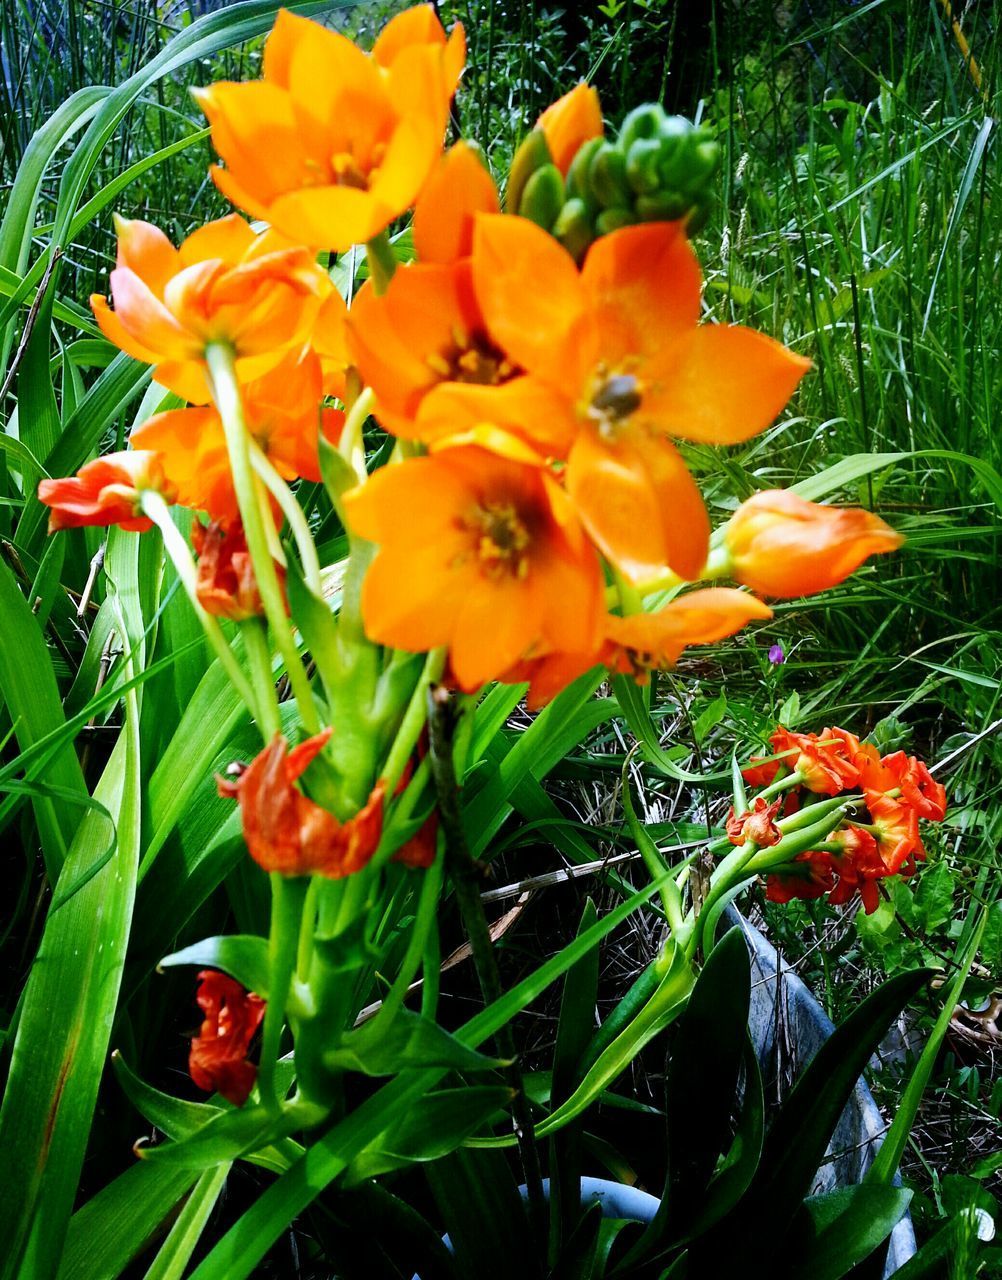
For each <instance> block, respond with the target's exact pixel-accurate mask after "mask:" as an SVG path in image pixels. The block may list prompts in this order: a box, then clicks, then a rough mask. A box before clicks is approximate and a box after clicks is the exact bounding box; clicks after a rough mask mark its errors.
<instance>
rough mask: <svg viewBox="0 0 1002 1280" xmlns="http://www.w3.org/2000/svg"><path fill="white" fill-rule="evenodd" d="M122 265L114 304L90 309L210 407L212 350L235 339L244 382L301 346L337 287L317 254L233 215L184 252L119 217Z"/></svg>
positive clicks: (129, 347) (154, 231)
mask: <svg viewBox="0 0 1002 1280" xmlns="http://www.w3.org/2000/svg"><path fill="white" fill-rule="evenodd" d="M115 226H116V229H117V231H118V265H117V266H116V268H115V270H114V271H112V273H111V296H112V299H113V301H114V303H115V309H114V311H112V310H111V309H110V308H109V306H108V300H107V299H106V298H103V297H102V296H101V295H100V294H97V293H95V294H93V295H92V297H91V300H90V302H91V306H92V307H93V309H94V315H95V317H96V319H97V322H98V324H99V325H100V326H101V330H102V332H103V333H104V335H105V337H106V338H108V339H110V341H112V342H113V343H114V344H115V346H117V347H120V348H121V349H122V350H123V351H124V352H126V353H127V354H128V355H130V356H135V358H136V359H137V360H145V361H146V362H147V363H149V364H152V365H153V366H154V369H153V376H154V378H156V380H157V381H158V382H159V383H161V384H162V385H163V386H165V387H167V388H168V390H170V391H173V392H174V393H175V394H176V395H179V396H181V397H182V398H183V399H185V400H190V401H192V402H193V403H195V404H205V403H206V402H207V401H208V400H209V398H210V396H209V383H208V377H207V374H206V370H205V348H206V346H207V345H208V344H209V343H210V342H227V343H229V344H230V345H231V346H232V347H233V350H234V352H235V355H236V362H237V374H238V376H239V377H240V379H241V380H242V381H248V380H250V379H252V378H254V377H257V376H260V375H261V374H262V373H264V372H265V371H266V370H267V369H269V368H271V367H272V366H273V365H275V364H276V363H277V362H278V361H279V360H280V359H281V358H282V355H283V354H284V353H285V352H286V351H288V350H289V348H290V347H300V346H302V345H303V343H304V342H305V341H306V339H307V337H308V336H309V332H310V327H311V325H312V324H313V321H314V319H315V317H316V314H317V311H318V310H319V308H320V304H321V301H322V300H323V299H324V298H326V297H327V295H328V294H329V293H330V291H331V289H332V288H333V286H332V285H331V282H330V280H329V279H328V277H327V275H326V274H325V273H324V272H323V271H322V270H321V269H320V267H319V266H318V265H317V263H316V261H315V260H314V258H313V255H312V254H311V253H310V251H309V250H308V249H304V248H303V247H302V246H301V245H294V244H291V243H290V242H289V241H287V240H284V239H283V238H282V237H281V236H279V235H278V234H277V233H276V232H274V231H266V232H264V234H263V235H257V234H255V232H254V231H252V230H251V228H250V227H249V226H248V224H247V223H246V222H244V220H243V218H240V217H238V216H237V215H236V214H231V215H230V216H229V217H227V218H220V219H218V220H217V221H216V222H209V223H206V225H205V226H204V227H199V229H198V230H197V231H194V232H192V234H191V235H190V236H188V238H187V239H186V240H183V241H182V242H181V245H180V247H179V248H177V249H175V248H174V246H173V245H172V244H171V242H170V241H169V240H168V239H167V237H166V236H165V235H164V233H163V232H162V231H160V230H159V229H158V228H157V227H154V226H152V225H151V224H150V223H148V222H140V221H138V220H133V221H129V220H127V219H125V218H116V220H115Z"/></svg>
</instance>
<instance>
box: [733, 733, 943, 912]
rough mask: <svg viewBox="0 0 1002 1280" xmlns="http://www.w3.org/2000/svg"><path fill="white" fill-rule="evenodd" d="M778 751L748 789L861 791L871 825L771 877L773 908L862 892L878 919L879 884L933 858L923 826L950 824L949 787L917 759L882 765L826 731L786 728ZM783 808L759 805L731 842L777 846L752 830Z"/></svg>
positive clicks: (845, 737)
mask: <svg viewBox="0 0 1002 1280" xmlns="http://www.w3.org/2000/svg"><path fill="white" fill-rule="evenodd" d="M770 744H771V746H772V748H773V751H774V752H775V754H776V756H777V757H778V758H777V759H772V760H764V761H760V762H758V763H756V762H754V761H753V763H752V764H751V765H750V766H748V767H747V768H745V769H743V770H742V774H743V776H744V778H745V780H746V781H747V782H750V783H752V784H753V785H756V786H769V785H770V784H772V783H773V782H775V781H777V779H781V778H783V777H786V776H787V775H792V776H794V777H796V779H797V785H796V787H795V789H793V790H792V791H791V790H787V791H786V796H787V797H788V798H789V797H790V796H794V797H795V796H797V795H798V793H800V792H801V791H806V792H813V793H814V794H816V795H824V796H835V795H839V794H841V793H842V792H846V791H856V790H858V791H861V792H862V797H861V799H860V803H859V808H860V809H862V808H863V807H864V806H865V808H866V810H867V811H868V814H869V819H870V821H869V823H859V822H855V823H847V824H846V825H844V826H841V827H839V828H838V829H837V830H835V831H833V832H832V833H831V834H830V835H829V836H828V837H827V838H826V840H825V844H826V846H827V848H825V849H823V850H812V851H810V852H807V853H802V854H800V855H799V856H798V857H797V858H796V859H795V861H794V862H793V863H792V864H790V865H788V866H784V867H783V868H781V869H780V870H778V871H775V872H774V873H773V874H771V875H770V876H769V877H768V881H767V892H768V897H769V899H770V901H773V902H789V901H790V900H791V899H793V898H820V897H823V896H824V895H825V894H827V895H828V900H829V902H832V903H834V904H838V903H842V902H848V901H849V899H850V898H852V896H853V895H854V894H855V893H856V892H858V893H859V896H860V900H861V901H862V903H863V907H864V908H865V910H866V911H867V912H872V911H875V910H876V908H877V904H878V901H879V895H878V890H877V885H876V882H877V880H880V879H883V878H884V877H885V876H891V875H909V874H910V873H911V872H912V871H913V870H914V868H915V862H916V860H921V859H924V858H925V849H924V847H923V845H922V840H921V836H920V834H919V825H918V824H919V818H927V819H929V820H930V821H933V822H941V821H942V820H943V818H944V817H945V816H946V790H945V788H944V787H943V785H942V783H939V782H936V780H935V779H934V778H933V776H932V774H931V773H930V772H929V769H928V767H927V766H926V765H925V764H924V763H923V762H922V761H921V760H918V759H916V758H915V757H914V756H908V755H906V754H905V753H904V752H903V751H895V752H893V753H891V754H889V755H886V756H883V757H881V755H880V753H879V752H878V750H877V748H876V747H874V746H873V745H872V744H870V743H865V742H864V743H861V742H860V741H859V739H858V738H857V737H856V736H855V734H852V733H850V732H849V731H848V730H846V729H839V728H832V729H822V731H821V732H820V733H819V734H815V733H794V732H792V731H791V730H789V729H784V728H783V727H782V726H779V728H777V729H776V731H775V732H774V733H773V734H772V736H771V738H770ZM779 803H780V802H779V801H778V800H777V801H773V803H772V804H770V805H766V801H765V798H764V797H761V796H760V797H758V798H757V799H756V801H755V807H754V809H753V811H751V812H750V813H748V814H743V815H741V817H740V819H738V818H734V817H733V816H732V818H731V819H729V820H728V824H727V830H728V835H729V836H730V837H731V839H732V840H734V842H735V843H740V842H741V840H744V839H752V840H754V841H755V843H756V844H758V845H760V846H761V847H767V846H768V845H771V844H773V843H776V842H775V841H773V840H772V839H771V838H770V839H769V840H767V841H762V840H759V839H758V838H757V837H756V835H755V834H754V829H753V827H752V823H753V822H754V821H756V820H759V821H764V820H765V813H766V811H771V810H773V808H774V806H777V805H778V804H779ZM732 826H733V833H732ZM765 829H766V831H767V833H768V834H769V835H770V836H771V832H770V831H769V830H768V828H765ZM736 836H740V837H741V840H739V839H736V838H735V837H736Z"/></svg>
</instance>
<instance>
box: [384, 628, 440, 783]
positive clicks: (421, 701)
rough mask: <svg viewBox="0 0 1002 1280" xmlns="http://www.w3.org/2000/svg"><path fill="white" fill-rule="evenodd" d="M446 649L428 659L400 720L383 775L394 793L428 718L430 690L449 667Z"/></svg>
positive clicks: (430, 653)
mask: <svg viewBox="0 0 1002 1280" xmlns="http://www.w3.org/2000/svg"><path fill="white" fill-rule="evenodd" d="M445 654H446V651H445V649H432V650H430V652H429V653H428V657H427V658H426V659H425V664H424V670H423V671H422V672H421V675H420V677H419V679H418V682H417V686H416V688H415V689H414V692H413V693H412V694H411V699H410V702H408V704H407V710H406V711H405V712H404V718H403V719H402V720H401V722H400V728H399V729H398V730H397V736H396V737H395V738H394V740H393V746H392V747H390V750H389V754H388V755H387V757H386V764H385V765H384V766H383V772H382V776H383V778H384V779H385V780H386V790H387V792H388V793H389V794H390V795H392V794H393V792H394V791H395V790H396V786H397V783H398V782H399V781H400V779H401V777H402V776H403V772H404V770H405V769H406V768H407V761H408V760H409V759H410V758H411V756H412V755H413V754H414V748H415V747H416V746H417V742H418V739H419V738H420V737H421V730H422V729H423V728H424V726H425V724H426V723H427V720H428V690H429V689H430V688H431V686H432V685H433V684H435V683H437V681H438V680H439V679H441V676H442V672H443V671H444V670H445Z"/></svg>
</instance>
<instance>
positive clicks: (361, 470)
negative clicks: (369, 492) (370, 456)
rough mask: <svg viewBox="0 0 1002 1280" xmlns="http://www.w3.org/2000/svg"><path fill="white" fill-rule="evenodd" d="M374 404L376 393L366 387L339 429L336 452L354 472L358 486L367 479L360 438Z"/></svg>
mask: <svg viewBox="0 0 1002 1280" xmlns="http://www.w3.org/2000/svg"><path fill="white" fill-rule="evenodd" d="M375 403H376V393H375V392H374V391H373V389H372V388H371V387H366V388H365V390H364V391H362V392H360V393H359V395H358V397H357V399H356V400H355V402H354V404H353V405H352V406H351V409H350V410H349V412H348V414H347V416H346V417H345V420H344V426H343V427H342V428H341V439H340V440H339V442H338V452H339V453H340V454H341V456H342V458H344V460H345V462H347V463H348V465H349V466H350V467H351V469H352V471H354V473H355V475H356V476H358V480H359V483H360V484H364V483H365V481H366V479H367V478H368V472H367V471H366V468H365V442H364V439H363V436H362V428H363V427H364V426H365V420H366V418H367V417H368V416H369V414H370V413H371V412H372V407H373V405H374V404H375Z"/></svg>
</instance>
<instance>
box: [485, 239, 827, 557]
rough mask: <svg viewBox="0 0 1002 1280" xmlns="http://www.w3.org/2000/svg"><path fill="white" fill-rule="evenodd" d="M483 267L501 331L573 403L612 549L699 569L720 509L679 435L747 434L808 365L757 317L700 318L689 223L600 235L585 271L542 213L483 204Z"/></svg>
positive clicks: (597, 522) (592, 530) (582, 466)
mask: <svg viewBox="0 0 1002 1280" xmlns="http://www.w3.org/2000/svg"><path fill="white" fill-rule="evenodd" d="M473 280H474V287H475V290H476V294H477V300H478V302H479V304H480V309H481V311H482V313H483V316H484V318H485V320H486V328H487V333H488V335H489V336H490V338H491V340H492V341H493V343H494V344H495V345H496V346H497V347H498V348H499V349H500V350H502V351H503V352H504V353H505V356H506V358H507V359H508V360H509V361H510V362H512V363H514V364H516V365H518V366H520V367H521V368H523V369H525V370H526V371H527V372H528V373H529V374H531V375H532V378H533V379H535V380H538V381H540V382H542V383H543V384H545V385H546V386H547V387H548V388H549V389H550V391H551V392H552V393H553V395H554V396H555V397H557V398H558V399H559V401H560V403H561V405H562V409H563V414H562V416H563V418H564V422H565V427H566V432H567V434H569V435H570V437H571V438H572V439H573V444H572V445H571V448H570V451H569V454H568V460H567V461H568V465H567V491H568V494H569V495H570V497H571V499H572V501H573V502H574V505H575V507H576V508H577V509H578V511H579V513H580V515H581V518H582V520H583V522H584V524H585V527H586V528H587V530H588V533H589V535H590V536H591V538H592V539H593V541H594V542H595V544H596V545H597V546H598V548H599V549H600V550H601V551H602V553H603V555H605V556H606V558H607V559H609V560H610V561H611V562H612V563H613V564H614V565H615V566H616V567H617V568H618V569H619V570H620V571H621V572H622V573H623V574H625V575H626V576H627V577H628V578H629V579H631V580H633V581H642V580H644V579H647V578H651V577H653V576H655V575H657V574H658V573H661V572H663V570H664V566H665V565H666V564H667V565H669V566H670V567H671V568H672V569H673V570H674V571H675V572H676V573H678V574H679V575H680V576H682V577H685V578H694V577H695V576H697V575H698V573H699V572H700V570H701V569H702V567H703V565H704V563H705V560H706V554H707V548H708V545H709V521H708V519H707V515H706V511H705V508H704V506H703V500H702V497H701V496H700V493H699V490H698V488H697V487H696V484H695V482H694V481H693V479H692V477H691V476H690V475H689V472H688V470H687V469H686V466H685V464H684V462H683V461H682V458H681V456H680V455H679V453H678V451H677V450H676V449H675V447H674V445H672V444H671V442H670V440H669V437H670V436H677V437H680V438H682V439H686V440H695V441H701V442H705V443H713V444H733V443H737V442H739V441H742V440H746V439H748V438H749V437H750V436H753V435H755V434H756V432H759V431H762V430H763V429H764V428H765V427H766V426H768V424H769V423H770V422H771V421H772V420H773V418H774V417H775V416H776V414H777V413H778V412H779V410H780V409H781V408H782V407H783V405H784V404H785V403H786V401H787V400H788V399H789V397H790V395H791V393H792V392H793V389H794V387H795V386H796V384H797V382H798V381H799V380H800V378H801V377H802V376H803V374H804V372H805V371H806V370H807V368H808V367H809V362H808V361H806V360H803V359H802V358H801V357H799V356H796V355H794V354H793V353H792V352H790V351H787V350H786V348H785V347H782V346H781V345H780V344H779V343H777V342H773V341H772V339H770V338H767V337H765V336H763V335H762V334H759V333H755V332H753V331H752V330H750V329H745V328H743V327H741V326H738V325H700V324H698V323H697V322H698V320H699V311H700V284H701V282H700V273H699V266H698V264H697V262H696V258H695V256H694V254H693V251H692V249H691V247H690V245H689V243H688V241H687V239H686V237H685V235H684V234H682V233H681V232H680V231H679V228H678V225H677V224H669V223H650V224H646V225H644V226H638V227H626V228H624V229H623V230H621V231H617V232H613V233H612V234H610V235H606V236H603V237H601V238H600V239H599V240H597V241H596V242H595V243H594V244H593V245H592V246H591V248H590V249H589V251H588V254H587V256H586V258H585V261H584V265H583V267H582V269H581V271H580V272H579V271H578V268H577V266H576V265H575V262H574V259H573V258H572V257H571V256H570V254H569V253H567V251H566V250H565V249H564V248H563V247H562V246H561V245H560V244H558V242H557V241H556V240H554V239H553V237H552V236H550V235H548V234H547V233H546V232H545V231H543V230H542V229H541V228H540V227H537V226H536V225H535V224H534V223H532V222H530V221H528V220H527V219H525V218H519V217H511V216H500V215H480V216H478V218H477V220H476V228H475V231H474V241H473ZM527 281H531V282H532V283H531V287H527ZM509 394H510V396H511V399H514V393H513V392H511V391H509ZM511 408H512V406H511V405H509V411H510V410H511ZM533 416H534V410H533V406H532V404H531V401H530V398H529V397H527V398H526V403H525V407H524V412H523V414H522V418H523V421H531V420H532V418H533ZM482 420H492V421H497V419H496V418H494V419H488V418H487V417H486V415H484V417H483V418H482ZM508 421H510V418H508V419H506V422H508Z"/></svg>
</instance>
